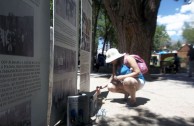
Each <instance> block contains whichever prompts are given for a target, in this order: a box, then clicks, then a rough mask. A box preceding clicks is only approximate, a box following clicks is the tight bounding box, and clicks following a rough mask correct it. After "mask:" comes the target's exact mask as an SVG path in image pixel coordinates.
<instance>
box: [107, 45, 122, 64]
mask: <svg viewBox="0 0 194 126" xmlns="http://www.w3.org/2000/svg"><path fill="white" fill-rule="evenodd" d="M124 55H125V53H123V54H120V53H119V51H118V50H117V49H115V48H111V49H109V50H108V51H107V52H106V63H110V62H112V61H114V60H116V59H118V58H120V57H122V56H124Z"/></svg>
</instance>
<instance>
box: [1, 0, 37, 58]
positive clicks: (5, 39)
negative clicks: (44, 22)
mask: <svg viewBox="0 0 194 126" xmlns="http://www.w3.org/2000/svg"><path fill="white" fill-rule="evenodd" d="M0 5H1V7H0V54H4V55H17V56H27V57H33V55H34V16H33V15H34V10H33V8H32V7H30V6H29V5H27V4H26V3H25V2H23V1H21V0H2V1H0Z"/></svg>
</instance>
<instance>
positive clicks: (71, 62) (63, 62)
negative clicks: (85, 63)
mask: <svg viewBox="0 0 194 126" xmlns="http://www.w3.org/2000/svg"><path fill="white" fill-rule="evenodd" d="M54 50H55V51H54V52H55V53H54V73H56V74H57V73H59V74H60V73H65V72H73V71H75V66H76V51H73V50H70V49H67V48H63V47H60V46H56V45H55V46H54Z"/></svg>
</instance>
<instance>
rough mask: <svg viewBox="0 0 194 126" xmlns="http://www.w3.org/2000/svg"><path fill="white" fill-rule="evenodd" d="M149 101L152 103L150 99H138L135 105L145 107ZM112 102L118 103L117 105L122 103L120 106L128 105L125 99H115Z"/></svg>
mask: <svg viewBox="0 0 194 126" xmlns="http://www.w3.org/2000/svg"><path fill="white" fill-rule="evenodd" d="M128 100H129V99H128ZM148 101H150V99H148V98H143V97H136V105H135V107H138V106H140V105H144V104H146V103H147V102H148ZM110 102H117V103H120V104H126V101H125V100H124V99H123V98H115V99H113V100H112V101H110Z"/></svg>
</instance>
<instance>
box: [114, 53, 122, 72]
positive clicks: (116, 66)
mask: <svg viewBox="0 0 194 126" xmlns="http://www.w3.org/2000/svg"><path fill="white" fill-rule="evenodd" d="M123 60H124V56H122V57H120V58H118V59H117V62H116V64H115V68H116V69H117V68H119V67H120V66H121V65H122V64H123Z"/></svg>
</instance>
